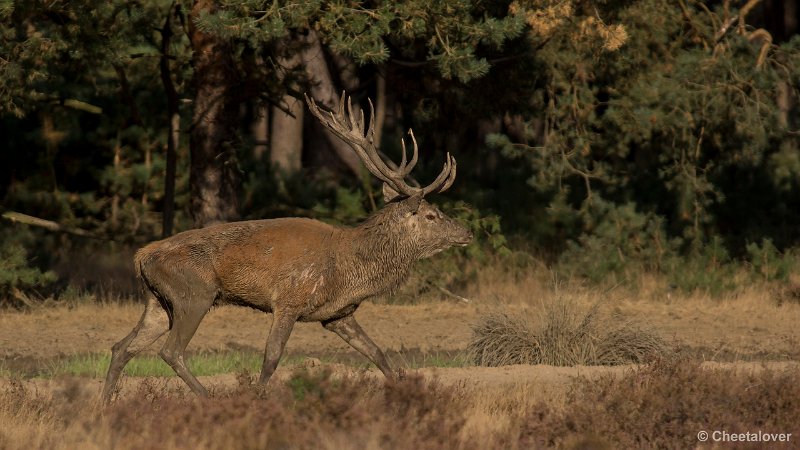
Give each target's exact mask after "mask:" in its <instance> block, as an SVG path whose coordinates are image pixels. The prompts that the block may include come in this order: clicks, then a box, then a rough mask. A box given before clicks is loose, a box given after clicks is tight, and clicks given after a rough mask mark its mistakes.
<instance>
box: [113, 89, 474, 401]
mask: <svg viewBox="0 0 800 450" xmlns="http://www.w3.org/2000/svg"><path fill="white" fill-rule="evenodd" d="M306 101H307V103H308V107H309V109H310V110H311V113H312V114H313V115H314V116H316V117H317V118H318V119H319V120H320V121H321V122H322V123H323V124H324V125H325V126H327V127H328V128H330V130H331V131H333V132H334V133H335V134H336V135H337V136H339V137H340V138H342V139H343V140H344V141H345V142H347V143H348V144H349V145H350V146H351V147H352V148H353V149H354V150H355V151H356V152H357V153H358V155H359V157H360V158H361V160H362V161H363V162H364V164H365V165H366V167H367V169H369V171H370V172H371V173H372V174H373V175H375V177H377V178H378V179H380V180H381V181H383V183H384V185H383V192H384V196H385V200H386V206H385V207H384V208H383V209H381V210H380V211H378V212H376V213H374V214H373V215H372V216H370V217H369V218H368V219H367V220H365V221H364V222H363V223H362V224H360V225H359V226H356V227H353V228H348V227H336V226H332V225H328V224H326V223H323V222H319V221H317V220H312V219H304V218H281V219H268V220H253V221H244V222H232V223H225V224H219V225H214V226H210V227H208V228H201V229H196V230H189V231H185V232H183V233H179V234H176V235H175V236H172V237H169V238H167V239H164V240H161V241H157V242H153V243H151V244H149V245H147V246H145V247H144V248H142V249H140V250H139V251H138V252H136V256H135V258H134V264H135V269H136V274H137V276H138V278H139V279H140V280H141V281H142V283H143V287H145V288H146V289H144V291H145V293H146V295H147V300H146V302H147V303H146V305H145V309H144V314H142V317H141V319H139V323H138V324H137V325H136V327H134V328H133V331H131V332H130V334H128V335H127V336H126V337H125V338H124V339H122V340H121V341H119V342H118V343H117V344H116V345H114V347H113V349H112V356H111V365H110V367H109V369H108V374H107V376H106V382H105V386H104V389H103V400H104V402H106V403H107V402H109V401H110V400H111V397H112V396H113V394H114V392H115V390H116V385H117V382H118V380H119V376H120V373H121V372H122V369H123V368H124V367H125V365H126V364H127V363H128V361H130V359H131V358H132V357H133V356H134V355H136V354H137V353H139V352H141V351H142V350H143V349H145V348H146V347H147V346H149V345H150V344H152V343H153V342H154V341H156V339H158V338H159V337H160V336H162V335H163V334H164V333H167V332H169V335H168V336H167V339H166V342H165V343H164V346H163V347H162V348H161V352H160V355H161V357H162V358H163V359H164V361H166V362H167V364H169V365H170V366H171V367H172V368H173V369H174V370H175V373H177V374H178V376H179V377H181V379H183V381H185V382H186V384H188V385H189V387H190V388H191V389H192V391H194V392H195V393H196V394H198V395H203V396H205V395H207V391H206V389H205V388H204V387H203V385H202V384H200V382H199V381H197V378H195V377H194V375H192V373H191V372H189V369H188V368H187V367H186V363H185V362H184V351H185V350H186V346H187V345H188V344H189V341H190V340H191V339H192V336H193V335H194V333H195V331H196V330H197V327H198V325H199V324H200V321H201V320H202V319H203V316H205V315H206V313H208V311H209V309H210V308H211V307H212V306H213V305H215V304H225V303H229V304H236V305H244V306H249V307H252V308H255V309H258V310H261V311H264V312H268V313H270V312H271V313H272V314H273V316H274V317H273V322H272V328H271V329H270V331H269V337H268V338H267V344H266V350H265V351H264V362H263V366H262V369H261V376H260V378H259V382H260V383H266V382H267V381H268V380H269V378H270V376H271V375H272V373H273V372H274V371H275V368H276V367H277V365H278V360H279V359H280V357H281V354H282V353H283V348H284V345H285V344H286V341H287V340H288V339H289V334H290V333H291V331H292V327H293V326H294V323H295V322H297V321H303V322H320V323H321V324H322V326H323V327H325V328H326V329H328V330H330V331H333V332H334V333H336V334H338V335H339V336H340V337H341V338H342V339H344V340H345V341H346V342H347V343H348V344H350V345H351V346H352V347H353V348H355V349H356V350H358V351H359V352H360V353H362V354H363V355H364V356H366V357H367V358H369V359H370V361H372V362H373V363H374V364H375V365H376V366H378V368H379V369H380V370H381V371H382V372H383V373H384V375H386V376H387V377H392V376H393V373H392V369H391V368H390V366H389V363H388V361H387V359H386V356H385V355H384V354H383V351H381V349H380V348H378V346H377V345H375V343H374V342H372V340H371V339H370V338H369V337H368V336H367V334H366V333H364V330H362V329H361V327H360V326H359V324H358V322H356V319H355V317H353V313H354V312H355V311H356V309H357V308H358V306H359V304H361V302H363V301H364V300H365V299H367V298H369V297H372V296H375V295H377V294H381V293H385V292H387V291H390V290H392V289H393V288H395V287H396V286H397V285H398V283H399V282H401V281H402V280H403V279H404V278H406V277H407V274H408V271H409V269H410V267H411V264H412V263H413V262H414V261H416V260H418V259H423V258H427V257H430V256H432V255H434V254H436V253H439V252H440V251H442V250H444V249H446V248H449V247H451V246H454V245H460V246H464V245H467V244H468V243H469V242H470V241H471V240H472V233H471V232H470V231H469V230H467V229H466V228H464V227H463V226H461V225H460V224H458V223H457V222H456V221H455V220H453V219H451V218H450V217H447V216H445V215H444V214H442V212H441V211H439V209H438V208H436V207H435V206H434V205H431V204H429V203H428V202H426V201H425V200H424V199H423V197H425V196H426V195H428V194H432V193H437V192H442V191H444V190H446V189H448V188H449V187H450V186H451V185H452V184H453V181H454V180H455V177H456V161H455V159H454V158H453V157H451V156H450V155H449V154H448V155H447V161H446V162H445V165H444V169H443V170H442V172H441V173H440V174H439V176H438V177H437V178H436V180H434V182H433V183H431V184H430V185H428V186H426V187H424V188H418V187H412V186H410V185H409V184H407V183H406V181H405V178H406V177H407V176H408V174H409V173H410V172H411V169H413V168H414V165H415V164H416V162H417V153H418V149H417V142H416V140H415V139H414V135H413V134H411V140H412V142H413V144H414V149H413V155H412V157H411V160H410V161H407V160H406V148H405V143H404V142H403V146H402V147H403V155H402V161H401V163H400V165H399V167H397V168H396V169H392V168H390V167H389V166H388V165H387V164H386V163H385V162H384V161H383V160H382V159H381V157H380V156H379V155H378V151H377V149H376V148H375V142H374V136H375V132H374V128H373V124H374V122H375V121H374V111H372V103H371V102H370V110H371V118H370V124H369V129H368V130H367V131H366V134H365V133H364V114H363V112H362V113H360V114H359V117H356V116H355V115H354V114H353V109H352V103H351V102H350V101H349V100H348V104H347V113H345V98H344V95H342V99H341V101H340V103H339V108H338V111H336V113H332V112H323V111H321V110H320V108H319V107H318V106H317V104H316V103H315V102H314V101H313V100H311V99H309V98H306Z"/></svg>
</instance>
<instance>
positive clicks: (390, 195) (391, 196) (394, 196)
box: [383, 183, 402, 203]
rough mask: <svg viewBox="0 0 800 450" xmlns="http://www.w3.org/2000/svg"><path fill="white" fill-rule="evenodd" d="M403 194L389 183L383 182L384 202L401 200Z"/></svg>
mask: <svg viewBox="0 0 800 450" xmlns="http://www.w3.org/2000/svg"><path fill="white" fill-rule="evenodd" d="M401 198H402V195H400V193H399V192H397V191H395V190H394V189H392V188H391V187H390V186H389V185H388V184H386V183H383V202H384V203H391V202H395V201H397V200H400V199H401Z"/></svg>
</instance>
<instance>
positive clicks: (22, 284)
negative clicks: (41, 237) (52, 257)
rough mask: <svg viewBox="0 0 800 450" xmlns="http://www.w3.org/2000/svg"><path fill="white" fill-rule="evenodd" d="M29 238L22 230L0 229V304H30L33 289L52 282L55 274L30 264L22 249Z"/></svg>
mask: <svg viewBox="0 0 800 450" xmlns="http://www.w3.org/2000/svg"><path fill="white" fill-rule="evenodd" d="M32 238H33V236H32V234H31V233H30V232H29V231H27V230H24V229H21V230H20V229H16V230H14V229H0V304H3V303H4V302H7V303H11V304H15V302H21V303H30V299H29V296H28V294H29V293H30V292H31V291H32V290H33V289H35V288H41V287H44V286H46V285H48V284H50V283H53V282H54V281H55V280H56V274H55V273H53V272H52V271H49V270H48V271H43V270H41V269H40V268H39V267H36V266H35V265H33V264H32V262H33V261H32V260H31V258H30V257H29V255H28V251H27V249H26V246H25V242H27V241H30V240H32Z"/></svg>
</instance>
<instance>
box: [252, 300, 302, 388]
mask: <svg viewBox="0 0 800 450" xmlns="http://www.w3.org/2000/svg"><path fill="white" fill-rule="evenodd" d="M273 314H274V315H273V318H272V328H270V330H269V336H268V337H267V346H266V348H265V349H264V363H263V365H262V366H261V376H260V377H259V378H258V382H259V383H261V384H266V383H267V381H269V379H270V377H272V374H273V373H274V372H275V369H276V368H277V367H278V362H279V361H280V359H281V355H282V354H283V348H284V347H285V346H286V341H288V340H289V335H290V334H292V328H294V323H295V321H297V318H296V317H294V316H291V315H287V314H282V313H280V312H278V311H275V312H274V313H273Z"/></svg>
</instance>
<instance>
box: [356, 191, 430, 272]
mask: <svg viewBox="0 0 800 450" xmlns="http://www.w3.org/2000/svg"><path fill="white" fill-rule="evenodd" d="M399 208H400V205H399V204H397V203H392V204H389V205H387V206H386V207H384V208H383V209H381V210H379V211H377V212H375V213H373V214H372V215H371V216H369V217H368V218H367V219H366V220H365V221H364V222H362V223H361V224H360V225H358V226H357V227H355V230H356V233H357V235H358V238H357V240H356V242H355V246H354V247H355V248H354V250H355V251H356V255H357V256H358V257H359V258H362V259H363V260H364V262H373V261H374V262H378V263H380V264H385V265H386V267H387V269H390V270H392V271H396V270H400V271H403V270H405V269H406V268H408V267H410V266H411V263H413V262H414V261H415V260H416V259H417V258H416V257H415V255H416V252H415V249H414V239H413V237H412V236H407V235H406V233H407V231H406V230H403V229H401V226H400V224H399V223H398V222H397V220H398V217H397V216H398V214H400V212H399V211H398V210H399Z"/></svg>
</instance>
